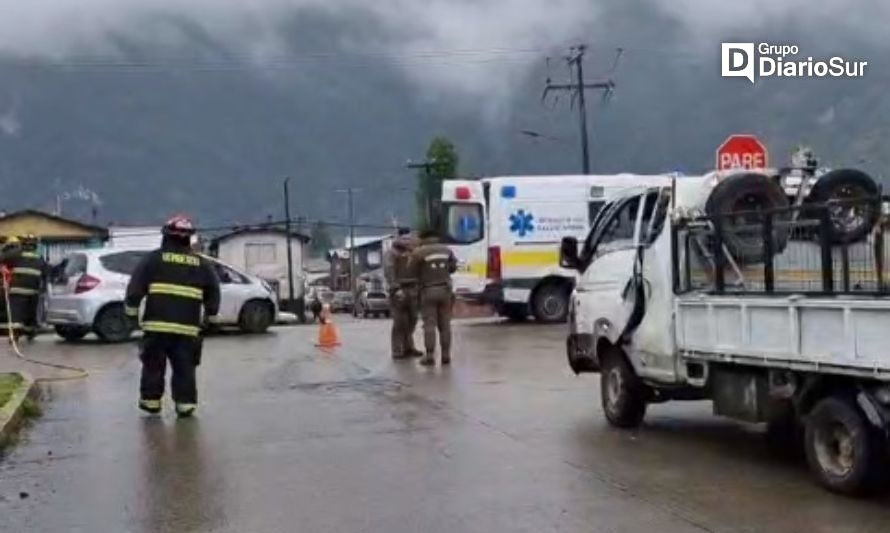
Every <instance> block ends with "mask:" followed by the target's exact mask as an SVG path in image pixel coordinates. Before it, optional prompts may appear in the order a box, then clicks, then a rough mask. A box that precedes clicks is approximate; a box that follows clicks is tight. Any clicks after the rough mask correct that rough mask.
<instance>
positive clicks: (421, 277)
mask: <svg viewBox="0 0 890 533" xmlns="http://www.w3.org/2000/svg"><path fill="white" fill-rule="evenodd" d="M421 239H422V243H421V245H420V246H419V247H418V248H417V249H416V250H414V252H413V253H412V255H411V268H412V269H413V271H414V273H415V276H416V278H417V280H418V283H419V287H420V313H421V316H422V317H423V342H424V347H425V348H426V355H424V357H423V358H422V359H421V360H420V364H422V365H424V366H432V365H435V364H436V360H435V357H434V354H435V352H436V331H437V330H438V332H439V346H440V347H441V348H442V364H443V365H448V364H451V307H452V305H453V303H454V295H453V292H452V285H451V275H452V274H453V273H454V272H455V271H456V270H457V258H456V257H455V256H454V253H453V252H452V251H451V249H450V248H448V247H447V246H445V245H444V244H441V243H440V242H439V239H438V237H437V236H436V233H435V232H433V231H426V232H424V233H423V234H422V235H421Z"/></svg>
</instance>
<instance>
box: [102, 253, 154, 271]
mask: <svg viewBox="0 0 890 533" xmlns="http://www.w3.org/2000/svg"><path fill="white" fill-rule="evenodd" d="M146 253H147V252H118V253H114V254H108V255H103V256H102V257H100V258H99V262H100V263H102V268H104V269H105V270H108V271H110V272H114V273H117V274H124V275H127V276H131V275H133V272H134V271H135V270H136V266H137V265H139V261H141V260H142V258H143V257H145V254H146Z"/></svg>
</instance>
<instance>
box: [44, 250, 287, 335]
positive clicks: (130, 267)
mask: <svg viewBox="0 0 890 533" xmlns="http://www.w3.org/2000/svg"><path fill="white" fill-rule="evenodd" d="M147 253H148V251H146V250H126V249H113V248H109V249H101V250H85V251H82V252H74V253H72V254H69V255H68V256H67V257H66V258H65V259H63V260H62V261H61V262H60V263H59V264H57V265H55V266H54V267H53V269H52V273H51V275H50V286H49V294H48V296H47V304H46V321H47V323H49V324H50V325H52V326H53V327H55V330H56V333H58V334H59V336H60V337H62V338H64V339H66V340H78V339H81V338H83V337H85V336H86V335H87V334H89V333H91V332H92V333H95V334H96V336H98V337H99V339H100V340H102V341H105V342H121V341H125V340H127V339H129V338H130V337H131V335H132V334H133V326H132V321H131V320H129V319H128V318H127V317H126V315H125V314H124V295H125V293H126V289H127V283H129V281H130V275H131V274H132V273H133V271H134V270H135V269H136V265H138V264H139V261H140V260H141V259H142V258H143V257H144V256H145V254H147ZM208 259H210V260H211V261H212V262H213V265H214V266H215V267H216V271H217V275H218V276H219V278H220V289H221V291H220V292H221V301H220V310H219V315H218V316H217V317H214V320H213V325H214V326H236V327H238V328H240V329H241V330H242V331H245V332H248V333H261V332H264V331H266V330H267V329H268V328H269V326H271V325H272V324H274V323H275V322H276V321H277V320H278V303H277V302H276V301H275V298H274V296H273V293H272V291H271V289H270V287H269V285H268V284H266V282H264V281H262V280H260V279H259V278H256V277H254V276H250V275H247V274H244V273H241V272H238V271H237V270H235V269H234V268H232V267H230V266H228V265H225V264H223V263H220V262H219V261H217V260H215V259H213V258H208Z"/></svg>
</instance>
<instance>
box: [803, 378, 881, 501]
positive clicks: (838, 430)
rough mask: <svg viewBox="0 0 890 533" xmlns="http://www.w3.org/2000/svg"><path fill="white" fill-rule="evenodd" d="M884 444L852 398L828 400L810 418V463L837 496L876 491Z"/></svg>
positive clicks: (808, 447)
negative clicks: (838, 494)
mask: <svg viewBox="0 0 890 533" xmlns="http://www.w3.org/2000/svg"><path fill="white" fill-rule="evenodd" d="M883 442H884V439H881V438H880V437H879V436H878V435H877V432H876V431H875V430H874V429H873V428H872V427H871V426H870V425H869V423H868V420H866V418H865V416H864V415H863V413H862V411H861V409H859V407H858V406H857V405H856V403H855V401H854V400H853V399H852V398H845V397H840V396H835V397H830V398H825V399H824V400H822V401H820V402H819V403H818V404H816V406H815V407H814V408H813V410H812V412H811V413H810V415H809V416H808V417H807V422H806V435H805V447H806V455H807V463H808V464H809V466H810V470H811V471H812V472H813V473H814V474H815V475H816V477H817V479H818V480H819V482H820V483H821V484H822V485H823V486H825V488H827V489H828V490H831V491H833V492H837V493H840V494H862V493H864V492H868V491H870V490H872V489H874V488H875V487H876V484H877V482H878V481H879V480H880V475H881V474H883V463H884V461H883V459H884V457H885V453H886V452H885V450H884V448H883V446H882V443H883Z"/></svg>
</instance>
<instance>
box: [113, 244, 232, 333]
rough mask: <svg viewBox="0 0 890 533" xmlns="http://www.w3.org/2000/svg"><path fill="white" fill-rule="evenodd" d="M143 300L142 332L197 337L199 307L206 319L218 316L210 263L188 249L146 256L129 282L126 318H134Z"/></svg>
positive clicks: (215, 282) (216, 289)
mask: <svg viewBox="0 0 890 533" xmlns="http://www.w3.org/2000/svg"><path fill="white" fill-rule="evenodd" d="M143 298H145V299H146V301H145V313H144V314H143V316H142V329H143V331H146V332H150V333H171V334H175V335H184V336H189V337H197V336H198V335H199V334H200V332H201V307H202V305H203V307H204V312H205V313H206V314H207V316H214V315H216V314H217V313H218V312H219V298H220V296H219V279H218V277H217V275H216V272H215V271H214V269H213V265H212V264H211V263H210V261H209V260H208V259H206V258H204V257H201V256H200V255H197V254H195V253H193V252H191V250H189V249H188V248H185V247H169V248H167V247H165V248H161V249H160V250H155V251H154V252H151V253H150V254H148V255H147V256H146V257H145V258H144V259H143V260H142V262H141V263H140V264H139V266H137V267H136V271H135V272H134V273H133V277H131V278H130V283H129V285H128V286H127V297H126V312H127V314H128V315H130V316H132V317H135V316H136V315H138V313H139V304H140V303H141V301H142V299H143Z"/></svg>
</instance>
